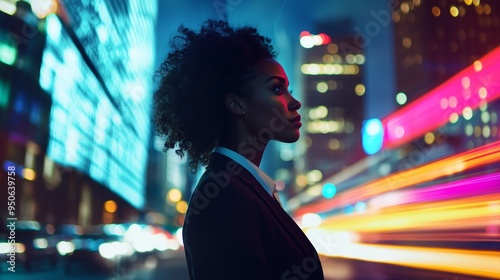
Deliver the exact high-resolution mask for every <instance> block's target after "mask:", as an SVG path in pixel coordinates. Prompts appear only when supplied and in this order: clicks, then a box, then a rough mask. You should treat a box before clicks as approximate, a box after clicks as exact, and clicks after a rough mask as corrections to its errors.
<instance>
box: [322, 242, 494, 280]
mask: <svg viewBox="0 0 500 280" xmlns="http://www.w3.org/2000/svg"><path fill="white" fill-rule="evenodd" d="M318 252H319V253H320V254H322V255H325V256H330V257H342V258H349V259H358V260H365V261H370V262H379V263H388V264H395V265H402V266H409V267H415V268H421V269H431V270H438V271H447V272H452V273H461V274H466V275H474V276H480V277H489V278H494V279H500V265H499V264H500V253H498V252H489V251H480V250H460V249H443V248H419V247H411V246H388V245H369V244H345V245H343V246H340V247H339V248H336V249H335V251H334V252H333V251H332V250H329V251H328V252H325V251H321V248H320V250H318Z"/></svg>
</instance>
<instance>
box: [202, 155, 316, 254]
mask: <svg viewBox="0 0 500 280" xmlns="http://www.w3.org/2000/svg"><path fill="white" fill-rule="evenodd" d="M229 161H232V159H230V158H228V157H226V156H224V155H221V154H219V153H213V154H212V155H211V158H210V164H209V166H213V167H217V168H218V169H222V170H224V168H225V167H226V166H227V163H228V162H229ZM234 164H235V165H237V166H238V167H239V168H241V172H240V173H239V174H238V175H237V176H235V177H236V178H238V179H240V181H241V182H242V183H243V184H244V185H246V186H247V187H249V188H250V189H251V190H252V191H253V192H254V193H255V194H256V196H257V197H259V198H260V200H261V201H262V202H263V204H264V205H265V206H266V207H267V208H269V210H270V212H271V213H273V215H274V216H275V218H276V220H278V222H279V223H280V224H281V226H282V227H283V228H284V229H285V231H286V232H287V233H288V234H290V236H291V237H292V238H293V239H294V240H295V241H296V242H297V244H298V245H299V246H300V248H301V249H302V250H303V252H304V253H305V254H306V255H308V254H310V251H311V250H310V248H309V249H308V247H306V246H307V245H306V244H311V243H310V241H309V239H307V237H306V236H305V235H304V233H303V232H302V230H301V229H300V228H299V226H298V225H297V224H296V223H295V221H294V220H293V219H292V218H291V217H290V216H289V215H288V213H286V212H285V210H284V209H283V208H282V207H281V205H280V203H279V202H278V201H277V200H276V199H275V198H274V197H272V196H271V195H270V194H269V193H267V192H266V191H265V190H264V188H263V187H262V186H261V185H260V183H259V181H257V179H255V177H254V176H253V175H252V174H251V173H250V172H249V171H248V170H246V169H245V168H244V167H243V166H241V165H239V164H238V163H236V162H234ZM311 246H312V245H311Z"/></svg>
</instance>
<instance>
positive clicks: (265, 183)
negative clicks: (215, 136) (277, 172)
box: [214, 147, 274, 195]
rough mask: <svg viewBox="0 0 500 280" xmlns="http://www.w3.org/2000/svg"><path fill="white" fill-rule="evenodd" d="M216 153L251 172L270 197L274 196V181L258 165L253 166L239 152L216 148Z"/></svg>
mask: <svg viewBox="0 0 500 280" xmlns="http://www.w3.org/2000/svg"><path fill="white" fill-rule="evenodd" d="M214 152H216V153H219V154H222V155H225V156H227V157H228V158H230V159H232V160H234V161H235V162H237V163H238V164H239V165H241V166H243V167H244V168H245V169H246V170H248V172H250V173H251V174H252V175H253V176H254V177H255V179H257V181H259V183H260V184H261V185H262V187H263V188H264V189H265V190H266V192H268V193H269V194H270V195H273V191H274V180H273V179H271V177H269V175H267V174H266V173H265V172H264V171H262V169H260V168H259V167H258V166H257V165H255V164H253V163H252V162H251V161H249V160H248V159H246V158H245V157H244V156H242V155H240V154H238V153H237V152H235V151H233V150H230V149H228V148H224V147H216V148H215V151H214Z"/></svg>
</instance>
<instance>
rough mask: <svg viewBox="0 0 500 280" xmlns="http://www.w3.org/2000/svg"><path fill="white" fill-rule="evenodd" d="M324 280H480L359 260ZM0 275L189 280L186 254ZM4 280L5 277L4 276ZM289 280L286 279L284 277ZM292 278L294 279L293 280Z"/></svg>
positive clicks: (333, 264)
mask: <svg viewBox="0 0 500 280" xmlns="http://www.w3.org/2000/svg"><path fill="white" fill-rule="evenodd" d="M322 264H323V267H324V273H325V280H400V279H401V280H402V279H404V280H423V279H425V280H480V279H487V278H479V277H470V276H465V275H459V274H456V273H444V272H438V271H430V270H421V269H414V268H409V267H401V266H395V265H383V264H377V263H371V262H363V261H357V260H348V259H338V258H325V257H323V258H322ZM0 275H1V276H7V277H8V278H6V279H11V280H30V279H36V280H65V279H71V280H73V279H74V280H87V279H91V280H164V279H168V280H189V277H188V272H187V267H186V262H185V259H184V252H183V251H182V250H179V251H172V252H170V253H168V254H167V255H165V256H163V257H162V258H149V259H146V260H144V261H140V262H137V263H136V264H135V265H134V266H133V267H132V268H131V269H130V270H128V271H127V272H122V273H121V274H117V273H111V272H110V273H102V272H97V271H92V270H91V269H86V270H81V271H75V272H74V273H71V274H68V273H65V272H64V271H63V269H62V268H60V267H59V268H58V269H49V268H47V267H39V268H38V269H37V270H36V271H33V272H29V273H28V272H25V271H23V270H22V269H20V270H19V271H16V272H15V273H10V272H6V271H5V270H4V271H2V274H0ZM2 279H3V277H2ZM283 279H286V278H283ZM290 279H293V278H290Z"/></svg>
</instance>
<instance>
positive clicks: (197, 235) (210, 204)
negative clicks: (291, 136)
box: [183, 153, 324, 280]
mask: <svg viewBox="0 0 500 280" xmlns="http://www.w3.org/2000/svg"><path fill="white" fill-rule="evenodd" d="M183 240H184V246H185V253H186V260H187V264H188V269H189V276H190V278H191V279H192V280H225V279H228V280H245V279H248V280H250V279H251V280H271V279H272V280H278V279H279V280H282V279H283V280H285V279H288V280H299V279H308V280H323V279H324V277H323V269H322V267H321V262H320V260H319V257H318V254H317V252H316V250H315V249H314V247H313V245H312V244H311V242H310V241H309V240H308V239H307V237H306V236H305V234H304V233H303V232H302V230H301V229H300V228H299V227H298V226H297V224H296V223H295V221H293V219H292V218H291V217H290V216H289V215H288V214H287V213H286V212H285V211H284V210H283V208H282V207H281V205H279V203H278V202H277V201H276V200H275V199H274V198H273V197H272V196H271V195H270V194H269V193H267V192H266V190H264V188H263V187H262V186H261V185H260V183H259V182H258V181H257V180H256V179H255V178H254V177H253V175H252V174H251V173H250V172H248V171H247V170H246V169H245V168H243V167H242V166H241V165H239V164H237V163H236V162H234V161H233V160H231V159H230V158H228V157H226V156H224V155H221V154H219V153H213V154H212V156H211V160H210V163H209V165H208V167H207V170H206V171H205V173H204V174H203V176H202V177H201V179H200V181H199V183H198V185H197V187H196V189H195V191H194V192H193V195H192V196H191V199H190V201H189V208H188V211H187V213H186V216H185V220H184V227H183Z"/></svg>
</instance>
